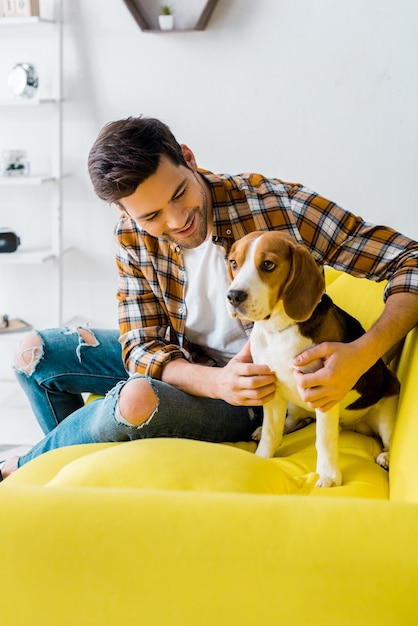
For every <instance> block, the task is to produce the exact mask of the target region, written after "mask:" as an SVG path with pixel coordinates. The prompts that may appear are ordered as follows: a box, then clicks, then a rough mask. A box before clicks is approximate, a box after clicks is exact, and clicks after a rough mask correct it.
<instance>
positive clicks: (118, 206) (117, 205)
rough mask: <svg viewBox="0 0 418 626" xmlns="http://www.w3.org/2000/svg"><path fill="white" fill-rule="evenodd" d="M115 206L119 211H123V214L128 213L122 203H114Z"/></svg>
mask: <svg viewBox="0 0 418 626" xmlns="http://www.w3.org/2000/svg"><path fill="white" fill-rule="evenodd" d="M113 206H115V207H116V208H117V209H119V211H121V212H122V213H126V209H125V207H124V206H122V204H121V203H120V202H117V201H116V202H114V203H113Z"/></svg>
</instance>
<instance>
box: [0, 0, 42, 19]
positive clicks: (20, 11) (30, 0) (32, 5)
mask: <svg viewBox="0 0 418 626" xmlns="http://www.w3.org/2000/svg"><path fill="white" fill-rule="evenodd" d="M1 8H2V13H1V15H2V17H33V16H39V0H2V4H1Z"/></svg>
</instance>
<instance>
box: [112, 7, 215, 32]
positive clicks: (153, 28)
mask: <svg viewBox="0 0 418 626" xmlns="http://www.w3.org/2000/svg"><path fill="white" fill-rule="evenodd" d="M123 1H124V3H125V4H126V6H127V8H128V9H129V11H130V13H131V15H132V17H133V18H134V20H135V21H136V23H137V24H138V26H139V27H140V29H141V30H143V31H146V32H148V33H164V34H168V33H184V32H190V31H195V30H205V28H206V25H207V23H208V21H209V18H210V16H211V15H212V13H213V10H214V8H215V6H216V4H217V2H218V0H205V1H204V2H202V10H201V11H200V13H199V15H198V16H197V19H196V22H195V24H194V26H193V27H192V28H174V29H173V30H161V29H160V28H157V26H158V11H159V6H160V5H158V7H155V6H154V3H153V4H151V5H150V6H149V7H147V6H146V5H147V2H146V0H123ZM194 1H195V0H194ZM148 4H149V3H148ZM150 7H151V9H150ZM147 8H148V11H147ZM155 11H157V15H153V16H152V17H151V18H150V17H147V13H148V14H149V15H151V14H152V13H154V12H155ZM173 13H174V11H173ZM174 15H175V14H174ZM151 22H152V23H151Z"/></svg>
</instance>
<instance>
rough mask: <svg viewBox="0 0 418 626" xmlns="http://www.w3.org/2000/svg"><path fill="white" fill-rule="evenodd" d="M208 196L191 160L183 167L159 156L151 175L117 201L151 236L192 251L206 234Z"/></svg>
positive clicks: (208, 206) (208, 207) (208, 209)
mask: <svg viewBox="0 0 418 626" xmlns="http://www.w3.org/2000/svg"><path fill="white" fill-rule="evenodd" d="M186 158H187V157H186ZM209 197H210V194H209V191H208V190H207V188H206V186H205V183H204V182H203V179H202V178H201V177H200V176H199V174H198V173H197V172H196V167H195V164H194V158H192V159H191V160H190V166H189V167H186V166H184V165H176V164H174V163H173V162H172V161H171V160H170V159H169V158H168V157H166V156H163V157H161V160H160V164H159V166H158V169H157V171H156V172H155V174H153V175H152V176H150V177H149V178H147V179H146V180H145V181H144V182H143V183H141V184H140V185H139V186H138V187H137V189H136V190H135V191H134V193H133V194H132V195H130V196H127V197H125V198H121V200H120V208H121V209H122V210H125V212H126V213H127V214H128V215H129V217H131V218H132V219H133V220H134V221H135V222H136V223H137V224H138V226H140V227H141V228H142V229H143V230H145V231H146V232H147V233H149V234H150V235H152V236H153V237H161V238H163V239H168V240H170V241H174V242H175V243H178V244H179V245H181V246H183V247H184V248H196V247H197V246H199V245H200V244H201V243H202V242H203V241H204V240H205V239H206V236H207V233H208V219H209V215H208V211H210V209H211V207H210V201H209Z"/></svg>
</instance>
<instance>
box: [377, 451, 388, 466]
mask: <svg viewBox="0 0 418 626" xmlns="http://www.w3.org/2000/svg"><path fill="white" fill-rule="evenodd" d="M376 463H377V464H378V465H380V467H383V469H385V470H388V469H389V452H388V451H387V450H386V451H385V452H381V453H380V454H379V456H377V457H376Z"/></svg>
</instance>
